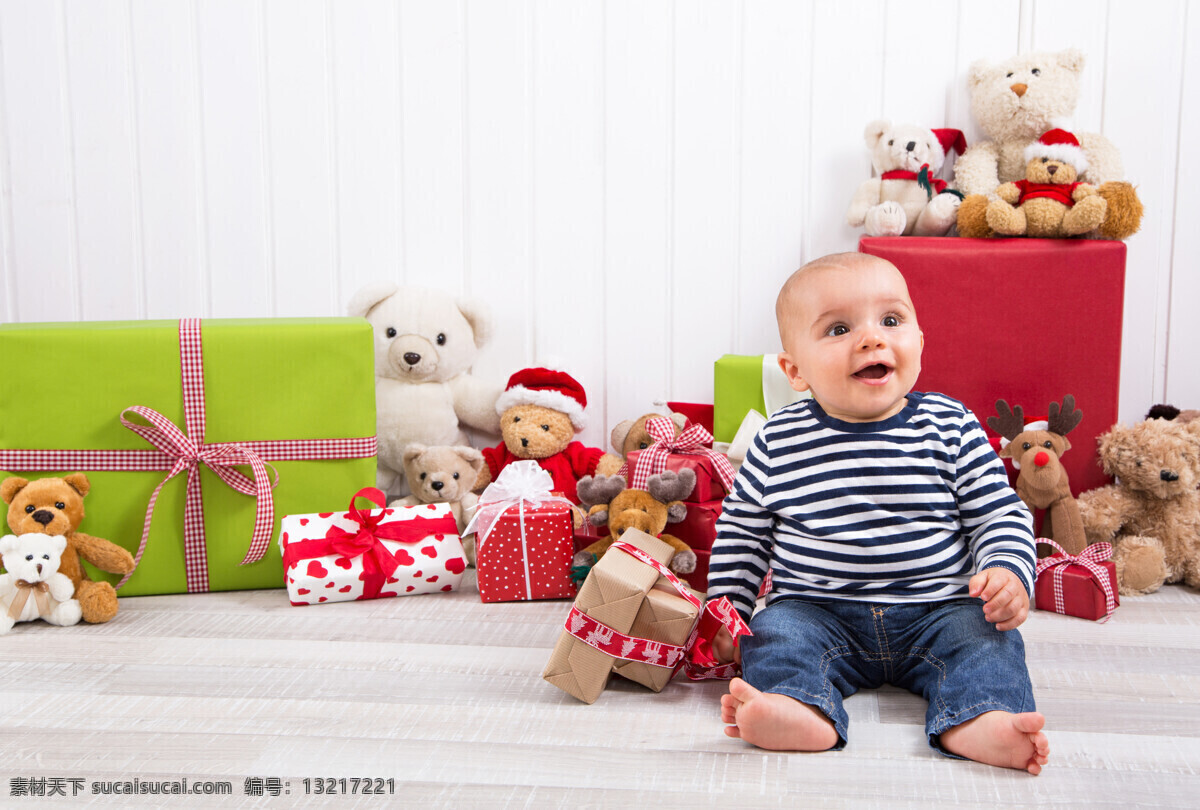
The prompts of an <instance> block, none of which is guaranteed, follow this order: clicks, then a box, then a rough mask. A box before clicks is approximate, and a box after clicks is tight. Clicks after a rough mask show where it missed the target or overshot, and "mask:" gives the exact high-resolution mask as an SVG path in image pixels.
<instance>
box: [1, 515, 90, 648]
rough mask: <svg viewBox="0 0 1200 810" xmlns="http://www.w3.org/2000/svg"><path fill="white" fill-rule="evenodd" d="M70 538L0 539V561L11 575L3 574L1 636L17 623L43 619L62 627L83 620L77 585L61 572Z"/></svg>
mask: <svg viewBox="0 0 1200 810" xmlns="http://www.w3.org/2000/svg"><path fill="white" fill-rule="evenodd" d="M66 547H67V538H65V537H63V536H62V535H61V534H56V535H49V534H39V533H37V532H31V533H30V534H22V535H15V534H6V535H5V536H4V538H3V539H0V560H3V563H4V569H5V570H6V571H7V572H8V573H6V574H2V575H0V610H3V613H0V635H2V634H4V633H7V632H9V631H10V630H12V627H13V625H14V624H15V623H17V622H31V621H33V620H34V619H42V620H43V621H46V622H49V623H50V624H57V625H61V626H63V627H66V626H68V625H72V624H78V623H79V620H80V619H81V618H82V617H83V611H82V610H80V607H79V600H77V599H74V598H72V597H73V596H74V595H75V586H74V585H73V584H72V583H71V580H70V579H69V578H68V577H67V575H66V574H60V573H59V572H58V565H59V562H60V561H61V560H62V553H63V551H64V550H65V549H66Z"/></svg>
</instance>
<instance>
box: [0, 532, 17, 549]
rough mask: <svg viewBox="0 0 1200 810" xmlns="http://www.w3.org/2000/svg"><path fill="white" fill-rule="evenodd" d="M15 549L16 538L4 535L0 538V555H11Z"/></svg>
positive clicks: (13, 535)
mask: <svg viewBox="0 0 1200 810" xmlns="http://www.w3.org/2000/svg"><path fill="white" fill-rule="evenodd" d="M16 548H17V536H16V535H15V534H6V535H4V537H2V538H0V554H11V553H12V552H13V551H14V550H16Z"/></svg>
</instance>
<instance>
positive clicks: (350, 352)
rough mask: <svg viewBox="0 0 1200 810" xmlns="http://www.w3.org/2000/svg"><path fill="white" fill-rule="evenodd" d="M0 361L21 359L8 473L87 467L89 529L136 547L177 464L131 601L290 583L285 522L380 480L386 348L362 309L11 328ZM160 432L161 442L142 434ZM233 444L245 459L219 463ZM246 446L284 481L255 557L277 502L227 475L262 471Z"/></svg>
mask: <svg viewBox="0 0 1200 810" xmlns="http://www.w3.org/2000/svg"><path fill="white" fill-rule="evenodd" d="M185 325H186V327H185ZM185 334H186V335H187V336H188V337H187V338H186V339H185V337H184V336H185ZM184 347H188V348H189V350H188V351H184ZM0 357H4V358H5V360H6V363H7V365H8V368H9V373H8V374H7V375H6V376H5V382H4V383H3V385H0V476H7V475H9V474H15V475H20V476H21V477H23V478H31V479H32V478H41V477H45V476H61V475H66V474H67V473H70V472H83V473H86V474H87V476H88V479H89V480H90V481H91V484H92V487H91V491H90V492H89V494H88V496H87V498H86V499H85V501H84V506H85V508H86V510H87V515H86V517H85V518H84V520H83V523H82V525H81V526H80V530H81V531H84V532H86V533H88V534H90V535H93V536H96V537H103V538H105V539H106V540H111V541H112V542H114V543H116V544H118V545H120V546H123V547H125V548H126V549H128V550H129V551H130V552H131V553H136V551H137V549H138V546H139V544H140V543H141V540H142V536H143V524H144V521H145V520H146V514H147V507H148V505H149V503H150V500H151V497H152V495H153V494H154V492H155V489H156V487H159V485H160V483H163V482H164V479H165V478H167V476H168V475H170V474H171V472H172V471H173V468H176V469H175V471H177V472H178V475H176V476H175V477H173V478H171V479H170V480H169V481H166V482H165V483H163V485H162V488H161V491H160V492H159V494H158V497H157V501H156V503H155V505H154V511H153V513H152V515H153V517H152V521H151V523H150V527H149V534H148V538H147V542H146V544H145V548H144V552H143V555H142V558H141V560H140V562H139V563H138V567H137V570H136V571H134V573H133V574H132V576H131V577H130V578H129V580H128V582H127V583H126V584H125V585H124V586H123V587H122V588H121V590H120V594H121V596H138V595H145V594H162V593H182V592H186V591H189V590H192V591H197V590H214V591H230V590H243V589H249V588H281V587H283V566H282V563H281V561H280V553H279V548H278V544H277V543H275V542H273V539H274V538H275V537H276V536H277V535H278V531H279V520H280V518H281V517H282V516H283V515H285V514H289V513H305V512H320V511H323V510H329V511H336V510H338V509H341V508H342V507H343V506H344V501H345V500H346V497H347V493H354V492H357V491H358V490H359V489H361V488H363V487H367V486H374V483H375V372H374V347H373V341H372V336H371V326H370V324H368V323H367V322H366V321H365V320H363V319H361V318H295V319H290V318H288V319H285V318H280V319H254V320H205V321H203V322H202V324H201V322H200V321H196V320H185V321H179V322H176V321H125V322H107V323H104V322H94V323H54V324H9V325H2V326H0ZM185 357H187V358H188V360H187V362H186V363H185V362H184V358H185ZM193 358H194V359H193ZM197 361H199V362H197ZM201 364H202V368H201ZM185 386H187V387H188V389H187V393H186V395H185ZM185 397H186V399H187V400H188V403H189V404H188V409H187V411H188V412H187V413H186V414H185V407H184V400H185ZM134 406H140V407H137V408H136V410H135V411H131V410H130V409H131V408H134ZM151 411H152V412H157V415H161V416H160V417H159V416H157V415H156V414H152V413H151ZM123 420H125V421H126V422H129V423H130V424H132V425H134V426H136V427H138V428H141V431H140V432H135V431H134V430H132V429H129V427H127V426H126V425H125V424H123ZM160 421H161V423H162V424H160ZM167 422H169V423H171V424H166V423H167ZM150 423H153V425H151V424H150ZM172 424H173V425H174V426H175V427H177V428H178V431H177V432H176V431H175V429H174V428H173V427H171V425H172ZM158 427H161V428H162V430H161V431H158V433H159V434H160V435H159V436H158V438H157V439H152V438H150V437H149V436H148V435H147V438H144V437H143V435H142V434H148V431H151V430H157V429H158ZM163 436H167V437H170V438H171V441H170V442H168V441H167V440H165V439H163V438H162V437H163ZM201 438H202V439H203V442H202V443H201V442H200V441H199V440H200V439H201ZM168 444H169V445H170V446H169V447H167V445H168ZM164 448H166V449H164ZM222 453H228V454H230V460H228V461H226V462H225V464H227V465H234V466H223V465H222V462H221V461H220V460H219V458H214V456H218V457H219V456H220V455H221V454H222ZM250 456H255V457H257V458H259V459H261V460H262V461H263V462H265V465H266V466H265V467H263V466H260V467H259V472H260V474H259V475H258V476H257V478H258V479H262V480H266V481H267V482H268V483H267V486H268V487H269V486H271V485H272V484H274V485H275V486H274V489H273V490H269V491H270V492H271V500H273V504H274V511H273V515H272V517H273V523H272V522H271V521H268V520H267V519H266V515H265V514H264V515H262V516H261V518H259V519H260V523H258V524H257V530H258V535H257V536H258V546H257V547H258V548H259V549H260V550H261V551H263V552H264V553H263V556H262V558H261V559H259V560H258V561H256V562H250V563H247V564H245V565H243V564H241V563H242V562H243V558H245V557H246V556H247V551H248V549H249V548H250V546H251V539H252V536H255V532H256V517H259V512H258V506H259V504H260V503H265V499H264V498H263V497H262V496H261V492H262V490H261V489H260V490H259V496H258V497H255V496H254V495H247V494H243V493H242V492H239V491H237V490H235V489H234V488H232V487H231V486H230V484H229V483H227V480H226V479H228V478H229V477H230V475H231V472H232V474H233V477H237V475H236V474H237V473H241V474H242V475H244V476H246V478H247V479H254V478H255V477H256V476H254V475H253V471H252V466H251V464H250V463H249V461H250ZM131 459H132V460H131ZM163 459H166V461H165V463H162V461H163ZM189 459H190V460H189ZM197 459H198V460H197ZM155 463H157V464H158V466H157V468H155V469H144V468H143V467H145V466H154V464H155ZM106 466H107V467H109V468H110V469H104V467H106ZM188 467H195V468H196V470H197V473H198V478H199V484H200V486H199V492H198V493H197V494H196V496H193V504H194V507H195V511H197V512H200V511H202V513H203V531H202V532H200V531H198V530H197V528H195V527H193V528H192V529H191V532H190V533H191V537H192V542H193V549H194V550H195V549H196V548H199V550H200V553H199V558H200V563H199V566H198V568H199V569H203V568H204V561H205V560H206V561H207V573H206V576H201V575H198V574H197V573H196V571H197V563H196V562H195V560H194V559H193V561H192V562H190V563H188V562H185V542H184V541H185V526H184V524H185V506H186V501H187V498H188V492H187V491H188V489H189V487H188V485H187V484H186V481H187V479H188V475H189V474H188V472H187V468H188ZM122 468H123V469H122ZM214 469H217V470H219V471H220V473H221V475H219V474H218V473H217V472H214ZM276 477H277V483H276ZM197 496H198V497H197ZM264 544H265V548H264ZM88 572H89V574H90V575H91V576H92V578H93V579H102V578H103V579H107V580H108V581H110V582H113V583H114V584H115V583H116V582H117V579H118V577H117V576H116V575H112V574H107V573H104V572H99V571H96V570H95V569H94V568H91V567H90V566H89V567H88Z"/></svg>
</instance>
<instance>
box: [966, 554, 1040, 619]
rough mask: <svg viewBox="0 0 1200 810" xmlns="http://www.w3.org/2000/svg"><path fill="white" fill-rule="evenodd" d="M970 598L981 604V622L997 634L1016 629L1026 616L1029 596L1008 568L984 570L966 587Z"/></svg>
mask: <svg viewBox="0 0 1200 810" xmlns="http://www.w3.org/2000/svg"><path fill="white" fill-rule="evenodd" d="M967 589H968V591H969V592H970V594H971V596H978V597H979V598H980V599H982V600H983V618H985V619H987V620H988V621H989V622H991V623H992V624H994V625H996V629H997V630H1012V629H1013V628H1015V627H1019V626H1020V625H1021V623H1022V622H1024V621H1025V619H1026V618H1027V617H1028V616H1029V594H1028V593H1026V592H1025V586H1024V585H1023V584H1022V583H1021V578H1020V577H1018V576H1017V575H1016V574H1014V573H1013V572H1012V571H1009V570H1008V569H1007V568H985V569H983V570H982V571H980V572H979V573H978V574H976V575H975V576H973V577H971V581H970V582H969V583H967Z"/></svg>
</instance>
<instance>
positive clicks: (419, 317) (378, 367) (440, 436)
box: [348, 282, 504, 495]
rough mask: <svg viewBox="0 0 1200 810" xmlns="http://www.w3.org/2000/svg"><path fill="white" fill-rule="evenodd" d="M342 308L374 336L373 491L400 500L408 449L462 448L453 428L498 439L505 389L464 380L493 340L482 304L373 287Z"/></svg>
mask: <svg viewBox="0 0 1200 810" xmlns="http://www.w3.org/2000/svg"><path fill="white" fill-rule="evenodd" d="M348 309H349V314H350V315H351V316H356V317H363V318H366V319H367V320H368V321H370V323H371V326H372V327H373V328H374V333H375V410H376V420H377V424H378V428H377V433H378V441H379V452H378V475H377V481H378V485H379V488H380V489H382V490H383V491H384V492H387V493H390V494H394V495H399V494H404V493H403V484H404V481H403V478H404V450H405V448H406V447H408V446H409V445H410V444H425V445H459V444H462V445H466V444H469V443H470V442H469V441H468V440H467V435H466V433H465V432H464V431H463V429H462V428H461V426H460V423H461V424H462V425H467V426H469V427H472V428H475V429H477V430H480V431H482V432H484V433H487V434H490V435H492V436H497V435H499V433H500V420H499V417H498V416H497V414H496V399H497V398H498V397H499V396H500V393H501V392H502V391H503V390H504V387H503V386H502V385H501V384H499V383H491V382H487V381H484V380H480V379H478V378H476V377H474V376H472V374H471V364H472V363H473V362H474V361H475V358H476V356H477V355H478V354H479V350H480V349H481V348H483V347H484V346H485V345H486V344H487V342H488V340H489V339H490V338H491V334H492V326H491V319H490V317H489V315H488V312H487V310H486V308H485V307H484V306H483V305H482V304H481V303H479V302H475V301H470V300H468V299H463V298H455V297H453V296H451V295H449V294H448V293H445V292H442V291H440V290H434V289H426V288H421V287H399V286H397V285H395V284H391V283H387V282H380V283H374V284H369V285H367V286H366V287H364V288H362V289H361V290H359V291H358V292H357V293H355V295H354V297H353V298H352V299H351V301H350V304H349V307H348Z"/></svg>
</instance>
